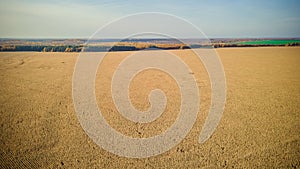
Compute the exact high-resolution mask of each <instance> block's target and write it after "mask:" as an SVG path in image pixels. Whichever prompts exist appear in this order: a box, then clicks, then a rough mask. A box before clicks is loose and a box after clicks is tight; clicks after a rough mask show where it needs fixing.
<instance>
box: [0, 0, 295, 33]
mask: <svg viewBox="0 0 300 169" xmlns="http://www.w3.org/2000/svg"><path fill="white" fill-rule="evenodd" d="M299 11H300V1H299V0H197V1H196V0H195V1H183V0H180V1H178V0H173V1H163V0H151V1H140V0H128V1H126V0H115V1H104V0H66V1H60V0H47V1H43V0H27V1H24V0H6V1H5V0H0V23H1V26H0V38H12V37H13V38H86V37H89V36H90V35H91V34H93V33H94V32H95V31H96V30H97V29H98V28H99V27H101V26H103V25H104V24H106V23H107V22H109V21H112V20H114V19H117V18H119V17H122V16H124V15H129V14H134V13H138V12H164V13H170V14H173V15H176V16H180V17H182V18H185V19H186V20H188V21H190V22H192V23H193V24H194V25H196V26H197V27H199V28H200V29H202V31H203V32H204V33H205V34H206V35H207V36H208V37H210V38H213V37H300V12H299Z"/></svg>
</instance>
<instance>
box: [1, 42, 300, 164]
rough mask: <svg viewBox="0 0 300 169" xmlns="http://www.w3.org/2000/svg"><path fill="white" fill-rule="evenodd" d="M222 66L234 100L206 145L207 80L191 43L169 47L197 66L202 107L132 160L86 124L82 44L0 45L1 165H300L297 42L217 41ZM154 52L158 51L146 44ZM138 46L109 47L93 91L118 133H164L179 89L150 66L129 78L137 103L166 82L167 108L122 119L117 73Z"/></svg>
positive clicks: (176, 104)
mask: <svg viewBox="0 0 300 169" xmlns="http://www.w3.org/2000/svg"><path fill="white" fill-rule="evenodd" d="M216 51H217V52H218V54H219V56H220V58H221V61H222V63H223V66H224V70H225V74H226V81H227V101H226V106H225V110H224V113H223V117H222V119H221V121H220V123H219V125H218V127H217V129H216V130H215V132H214V133H213V135H212V137H211V138H210V139H209V140H207V141H206V142H205V143H204V144H199V143H198V136H199V134H200V131H201V129H202V126H203V123H204V121H205V118H206V116H207V112H208V109H209V105H210V91H211V89H210V81H209V79H208V75H207V73H206V71H205V68H204V67H203V65H202V63H201V61H200V60H198V59H197V58H196V57H195V56H193V54H192V52H191V50H172V51H170V52H172V53H174V54H176V55H178V56H179V57H180V58H181V59H182V60H183V61H184V62H185V63H186V64H187V65H188V66H189V68H190V69H191V70H192V73H193V75H194V76H195V79H196V82H197V85H198V87H199V89H200V90H199V91H200V103H199V104H200V112H199V113H198V117H197V120H196V123H195V125H194V127H193V128H192V130H191V131H190V133H189V134H188V135H187V137H186V138H185V139H184V140H183V141H182V142H181V143H180V144H178V145H177V146H175V147H174V148H172V149H171V150H169V151H167V152H166V153H163V154H160V155H158V156H154V157H150V158H144V159H132V158H125V157H119V156H117V155H114V154H112V153H109V152H107V151H105V150H104V149H102V148H101V147H99V146H98V145H97V144H95V143H94V142H93V141H92V140H91V139H90V138H89V137H88V136H87V135H86V133H85V132H84V130H83V129H82V128H81V126H80V123H79V121H78V119H77V116H76V113H75V110H74V105H73V99H72V76H73V71H74V66H75V63H76V59H77V58H78V55H79V53H51V52H49V53H42V52H11V53H5V52H2V53H0V77H1V82H0V93H1V96H0V105H1V106H0V125H1V128H0V129H1V136H0V142H1V151H0V153H1V155H0V167H1V168H18V167H20V168H24V167H31V168H60V167H62V168H223V167H226V168H232V167H235V168H255V167H260V168H262V167H264V168H271V167H275V168H298V167H300V48H299V47H263V48H259V47H255V48H222V49H216ZM148 52H151V51H148ZM130 53H131V52H110V53H109V54H108V55H107V56H106V57H105V58H104V60H103V62H102V63H101V65H99V70H98V72H97V76H96V83H95V89H96V98H97V103H98V106H99V108H100V109H101V110H102V112H103V116H104V117H105V119H106V120H107V121H108V122H109V124H110V125H111V126H112V127H113V128H115V129H116V130H118V131H120V132H121V133H123V134H125V135H128V136H131V137H137V138H144V137H149V136H153V135H157V134H159V133H161V132H163V131H165V130H166V129H167V128H168V127H169V126H170V125H171V124H172V123H173V122H174V121H175V119H176V117H177V114H178V111H179V107H180V93H179V90H178V86H177V85H176V83H175V82H174V80H173V79H172V78H171V77H170V76H169V75H168V74H166V73H163V72H161V71H157V70H147V71H144V72H141V73H139V74H138V75H137V76H136V77H135V78H134V79H133V81H132V83H131V85H130V89H129V90H130V98H131V100H132V103H133V105H134V106H135V107H136V108H137V109H139V110H146V109H147V108H149V101H148V98H147V96H148V94H149V92H150V91H151V90H152V89H156V88H160V89H161V90H163V91H164V92H165V94H166V97H167V98H168V104H167V107H166V110H165V112H164V113H163V115H162V116H161V117H160V118H159V119H157V120H156V121H154V122H153V123H149V124H137V123H133V122H131V121H129V120H127V119H124V118H123V117H122V116H120V114H119V113H118V111H117V110H116V107H115V105H114V104H113V101H112V97H111V92H110V89H111V86H110V82H111V78H112V75H113V73H114V70H115V69H116V67H117V66H118V64H119V63H120V62H121V61H122V60H123V59H124V58H126V56H128V55H129V54H130Z"/></svg>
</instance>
